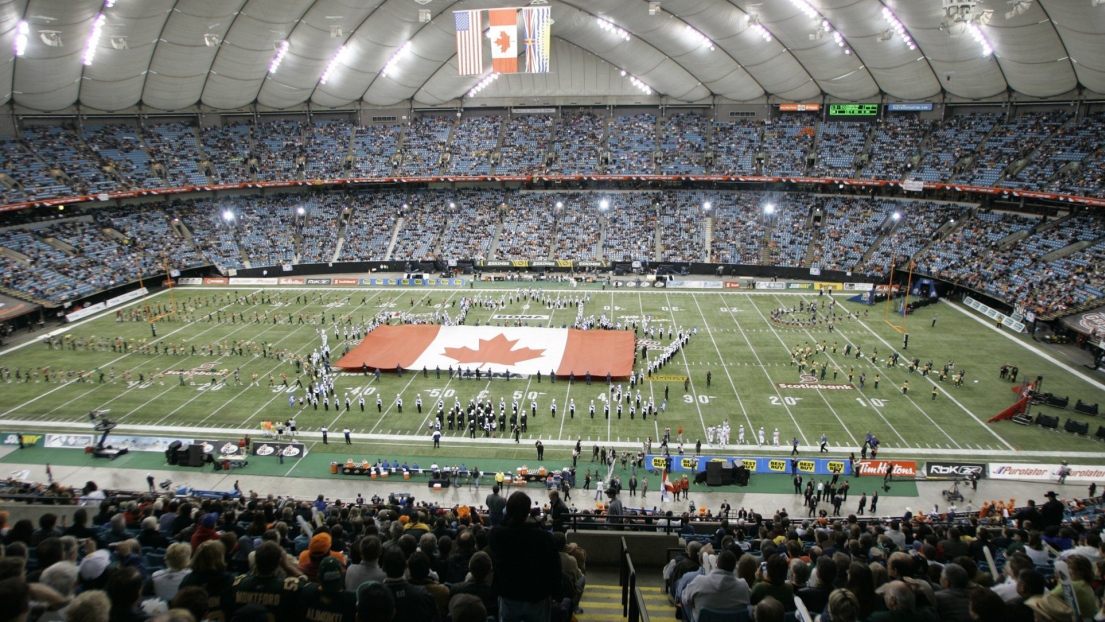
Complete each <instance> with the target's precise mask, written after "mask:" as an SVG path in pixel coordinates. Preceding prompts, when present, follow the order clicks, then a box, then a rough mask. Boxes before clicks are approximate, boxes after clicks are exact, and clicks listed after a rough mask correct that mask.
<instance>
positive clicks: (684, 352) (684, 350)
mask: <svg viewBox="0 0 1105 622" xmlns="http://www.w3.org/2000/svg"><path fill="white" fill-rule="evenodd" d="M691 300H694V304H695V306H696V307H697V306H698V298H696V297H695V295H694V294H691ZM664 302H666V303H668V304H667V307H668V314H669V315H670V316H671V323H672V327H673V328H675V329H676V330H677V331H678V329H679V327H678V322H677V320H676V318H675V315H674V313H673V312H672V311H671V308H672V304H671V297H670V296H668V295H667V292H666V290H665V295H664ZM642 304H643V303H642ZM701 313H702V309H701V307H699V314H700V315H701ZM705 325H706V323H705V319H704V320H703V326H705ZM710 340H711V341H713V340H714V336H713V335H710ZM687 343H688V344H689V343H690V341H689V340H688V342H687ZM714 349H715V350H716V349H717V342H716V341H714ZM718 353H719V354H720V351H719V352H718ZM679 355H680V356H682V357H683V364H684V365H686V364H687V348H686V347H685V346H684V347H681V348H679ZM726 373H728V372H726ZM687 378H690V381H691V393H690V395H691V396H692V397H693V398H694V407H695V410H696V411H697V412H698V421H699V423H701V424H702V435H703V436H705V435H706V418H705V417H703V416H702V404H700V403H699V402H698V398H697V396H698V391H697V389H696V388H695V384H694V378H693V377H692V376H691V371H690V370H689V369H688V370H687ZM735 392H736V387H735V386H734V393H735ZM737 402H738V403H740V397H738V398H737ZM741 410H744V405H743V404H741ZM745 417H746V418H747V417H748V413H747V411H746V412H745ZM748 425H752V422H751V421H749V422H748Z"/></svg>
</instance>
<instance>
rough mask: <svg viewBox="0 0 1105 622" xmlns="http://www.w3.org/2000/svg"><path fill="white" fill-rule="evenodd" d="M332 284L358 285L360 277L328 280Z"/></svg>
mask: <svg viewBox="0 0 1105 622" xmlns="http://www.w3.org/2000/svg"><path fill="white" fill-rule="evenodd" d="M330 283H331V284H332V285H360V283H361V280H360V279H333V280H332V281H331V282H330Z"/></svg>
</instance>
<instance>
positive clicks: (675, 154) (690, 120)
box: [660, 112, 710, 175]
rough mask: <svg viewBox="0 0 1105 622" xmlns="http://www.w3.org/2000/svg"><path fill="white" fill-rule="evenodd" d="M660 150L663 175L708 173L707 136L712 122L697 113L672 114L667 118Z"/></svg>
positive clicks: (661, 136) (663, 123)
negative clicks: (706, 162)
mask: <svg viewBox="0 0 1105 622" xmlns="http://www.w3.org/2000/svg"><path fill="white" fill-rule="evenodd" d="M660 122H661V124H662V129H661V131H660V150H661V151H662V152H663V157H664V161H663V165H662V166H661V167H660V173H661V174H662V175H700V174H702V173H705V172H706V164H705V156H706V139H707V137H708V136H709V131H710V121H709V120H708V119H707V118H706V117H704V116H702V115H700V114H698V113H696V112H688V113H685V114H672V115H671V116H668V117H665V118H663V119H662V120H661V121H660Z"/></svg>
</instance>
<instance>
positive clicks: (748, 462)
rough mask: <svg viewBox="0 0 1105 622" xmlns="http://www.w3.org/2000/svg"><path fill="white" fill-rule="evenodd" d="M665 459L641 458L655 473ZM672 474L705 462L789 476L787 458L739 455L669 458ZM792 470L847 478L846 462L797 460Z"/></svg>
mask: <svg viewBox="0 0 1105 622" xmlns="http://www.w3.org/2000/svg"><path fill="white" fill-rule="evenodd" d="M665 460H666V458H665V457H664V456H663V455H660V454H649V455H647V456H645V466H646V467H647V468H648V469H649V470H653V471H658V470H660V469H662V468H664V465H665ZM671 460H672V464H671V471H672V472H673V473H698V472H701V471H705V470H706V465H707V463H710V462H722V463H724V464H726V465H727V468H732V467H735V466H743V467H744V468H746V469H748V470H749V471H750V472H752V473H785V474H793V472H794V469H793V468H792V463H791V459H790V458H783V457H778V456H776V457H742V456H671ZM793 467H795V468H797V470H798V473H801V474H803V475H851V473H852V472H851V469H849V468H848V461H847V460H844V459H839V458H835V459H834V458H814V459H797V460H796V461H795V462H794V464H793Z"/></svg>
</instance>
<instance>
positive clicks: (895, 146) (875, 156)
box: [859, 114, 932, 180]
mask: <svg viewBox="0 0 1105 622" xmlns="http://www.w3.org/2000/svg"><path fill="white" fill-rule="evenodd" d="M931 126H932V124H931V123H930V122H928V121H922V120H921V118H920V117H918V116H917V115H914V114H902V115H895V114H892V115H888V116H886V117H885V118H882V119H879V121H878V123H877V125H875V132H874V133H873V134H872V135H871V149H870V151H869V152H868V153H869V157H868V160H867V165H866V166H864V167H863V169H862V170H860V174H859V176H860V178H862V179H894V180H897V179H901V178H902V177H903V176H904V175H905V174H906V171H908V170H909V169H910V161H911V158H913V157H914V156H915V155H916V154H917V153H918V152H919V151H920V149H921V141H922V140H924V138H925V134H926V133H927V132H928V130H929V128H930V127H931Z"/></svg>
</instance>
